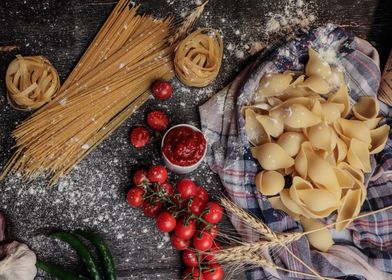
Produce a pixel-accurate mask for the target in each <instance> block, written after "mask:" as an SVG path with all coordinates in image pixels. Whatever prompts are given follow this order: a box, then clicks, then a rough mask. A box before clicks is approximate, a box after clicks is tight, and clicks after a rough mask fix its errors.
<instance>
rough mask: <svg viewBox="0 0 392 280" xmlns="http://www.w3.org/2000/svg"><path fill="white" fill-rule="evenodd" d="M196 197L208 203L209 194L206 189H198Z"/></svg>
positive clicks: (198, 187)
mask: <svg viewBox="0 0 392 280" xmlns="http://www.w3.org/2000/svg"><path fill="white" fill-rule="evenodd" d="M196 196H197V197H198V198H200V199H201V200H203V201H204V202H205V203H207V202H208V192H207V190H206V189H205V188H203V187H201V186H197V187H196Z"/></svg>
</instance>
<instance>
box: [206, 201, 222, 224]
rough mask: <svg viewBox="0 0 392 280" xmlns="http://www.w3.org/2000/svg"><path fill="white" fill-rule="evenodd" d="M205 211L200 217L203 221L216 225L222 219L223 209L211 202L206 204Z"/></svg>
mask: <svg viewBox="0 0 392 280" xmlns="http://www.w3.org/2000/svg"><path fill="white" fill-rule="evenodd" d="M205 209H206V210H207V213H205V214H204V215H203V216H202V218H203V219H204V220H205V221H207V222H209V223H211V224H216V223H218V222H219V221H220V220H221V219H222V216H223V209H222V206H220V205H219V204H218V203H216V202H213V201H210V202H207V205H206V208H205Z"/></svg>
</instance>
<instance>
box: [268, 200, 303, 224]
mask: <svg viewBox="0 0 392 280" xmlns="http://www.w3.org/2000/svg"><path fill="white" fill-rule="evenodd" d="M268 201H269V202H270V203H271V206H272V208H274V209H278V210H282V211H284V212H286V213H287V214H288V215H289V216H290V217H291V218H293V219H294V220H299V214H297V213H294V212H292V211H290V209H288V208H287V207H286V206H285V205H284V204H283V202H282V200H281V198H280V196H274V197H269V198H268Z"/></svg>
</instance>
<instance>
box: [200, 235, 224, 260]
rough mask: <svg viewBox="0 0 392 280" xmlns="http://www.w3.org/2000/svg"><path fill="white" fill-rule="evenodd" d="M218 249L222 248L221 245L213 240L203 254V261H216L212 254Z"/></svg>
mask: <svg viewBox="0 0 392 280" xmlns="http://www.w3.org/2000/svg"><path fill="white" fill-rule="evenodd" d="M220 250H222V245H221V244H220V243H219V242H218V241H215V240H214V244H212V247H211V249H210V250H208V251H207V252H206V253H205V254H204V255H203V262H208V263H210V264H212V263H217V262H218V261H217V260H216V259H215V256H214V254H215V252H218V251H220Z"/></svg>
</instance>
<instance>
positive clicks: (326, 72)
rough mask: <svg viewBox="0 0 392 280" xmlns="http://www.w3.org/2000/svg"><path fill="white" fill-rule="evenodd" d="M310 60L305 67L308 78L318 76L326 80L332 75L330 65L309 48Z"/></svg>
mask: <svg viewBox="0 0 392 280" xmlns="http://www.w3.org/2000/svg"><path fill="white" fill-rule="evenodd" d="M308 53H309V60H308V63H307V64H306V67H305V73H306V76H308V77H311V76H318V77H320V78H322V79H324V80H326V79H329V77H330V76H331V74H332V71H331V67H330V66H329V64H328V63H327V62H326V61H325V60H324V59H323V58H322V57H321V55H319V54H318V53H317V52H316V51H314V50H313V49H312V48H309V51H308Z"/></svg>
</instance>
